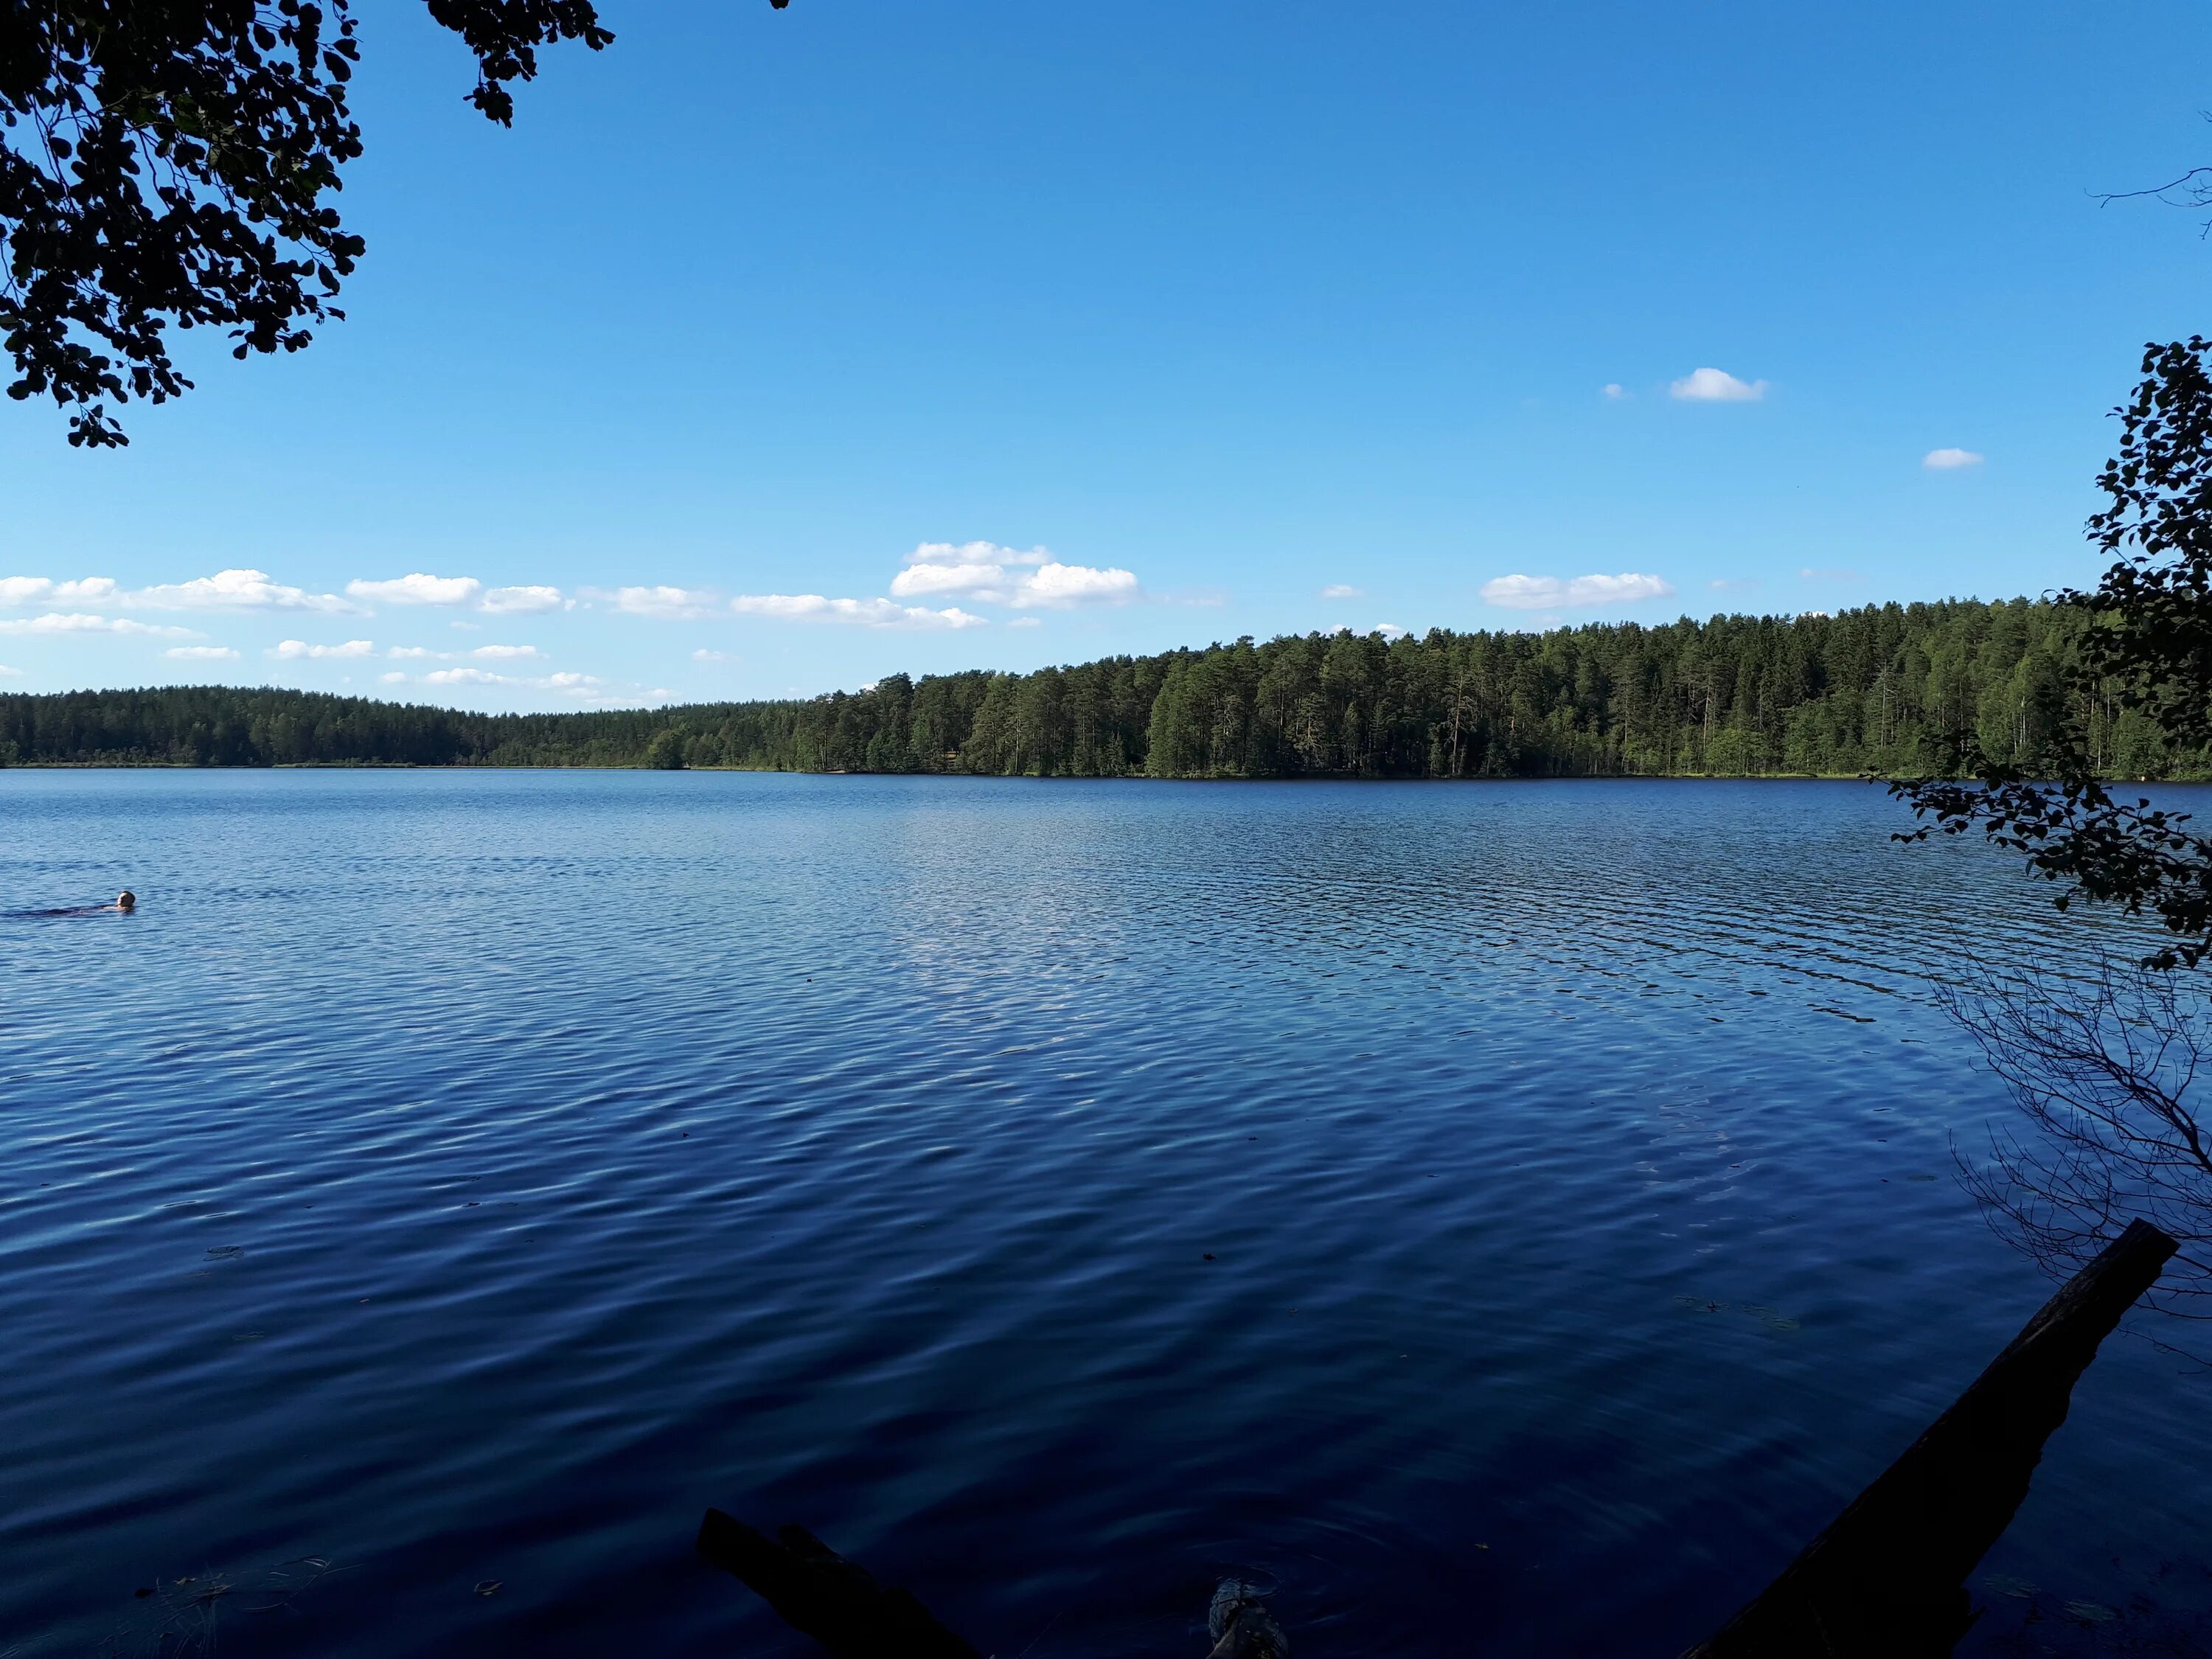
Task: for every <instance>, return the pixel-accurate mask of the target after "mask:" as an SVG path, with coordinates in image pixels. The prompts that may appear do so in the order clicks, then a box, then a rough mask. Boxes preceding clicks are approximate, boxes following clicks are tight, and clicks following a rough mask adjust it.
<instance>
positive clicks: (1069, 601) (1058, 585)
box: [1013, 563, 1138, 611]
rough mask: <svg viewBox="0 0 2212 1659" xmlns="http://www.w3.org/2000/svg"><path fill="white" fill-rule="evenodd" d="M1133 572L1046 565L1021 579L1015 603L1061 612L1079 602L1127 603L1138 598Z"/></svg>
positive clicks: (1097, 603) (1024, 607) (1108, 568)
mask: <svg viewBox="0 0 2212 1659" xmlns="http://www.w3.org/2000/svg"><path fill="white" fill-rule="evenodd" d="M1137 592H1138V589H1137V578H1136V575H1135V573H1133V572H1132V571H1127V570H1123V569H1121V568H1118V567H1114V566H1109V567H1107V568H1103V569H1102V568H1099V567H1097V566H1096V565H1087V564H1059V563H1054V564H1046V565H1040V566H1038V567H1037V568H1036V572H1035V573H1034V574H1031V575H1030V576H1028V577H1026V578H1024V580H1023V582H1022V586H1021V589H1020V592H1018V594H1017V595H1016V596H1015V599H1014V601H1013V602H1014V604H1015V605H1017V606H1018V607H1019V608H1021V609H1024V610H1028V609H1031V608H1034V607H1036V606H1040V605H1042V606H1045V607H1048V608H1049V609H1051V610H1054V611H1064V610H1066V609H1068V608H1069V607H1071V606H1073V605H1127V603H1128V602H1129V601H1130V600H1131V599H1135V598H1136V597H1137Z"/></svg>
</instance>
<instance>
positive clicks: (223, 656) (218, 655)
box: [161, 645, 238, 662]
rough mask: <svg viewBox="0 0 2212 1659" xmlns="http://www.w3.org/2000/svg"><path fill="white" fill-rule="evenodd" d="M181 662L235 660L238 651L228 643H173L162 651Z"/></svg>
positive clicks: (164, 654)
mask: <svg viewBox="0 0 2212 1659" xmlns="http://www.w3.org/2000/svg"><path fill="white" fill-rule="evenodd" d="M161 654H162V655H163V656H165V657H174V658H176V659H178V660H179V661H180V662H235V661H237V660H238V653H237V652H235V651H234V650H232V649H231V648H230V647H228V646H227V645H173V646H171V647H169V648H168V649H167V651H164V652H163V653H161Z"/></svg>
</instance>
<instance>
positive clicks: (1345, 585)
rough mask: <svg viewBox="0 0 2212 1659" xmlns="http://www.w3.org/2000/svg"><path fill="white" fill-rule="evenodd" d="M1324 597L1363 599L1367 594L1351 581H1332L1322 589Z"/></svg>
mask: <svg viewBox="0 0 2212 1659" xmlns="http://www.w3.org/2000/svg"><path fill="white" fill-rule="evenodd" d="M1321 596H1322V598H1323V599H1364V598H1366V597H1367V596H1366V595H1365V594H1364V593H1363V592H1360V591H1359V590H1358V588H1356V587H1354V586H1352V584H1351V583H1349V582H1331V583H1330V584H1329V585H1328V586H1327V587H1324V588H1322V591H1321Z"/></svg>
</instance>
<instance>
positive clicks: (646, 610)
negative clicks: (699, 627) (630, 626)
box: [577, 586, 715, 622]
mask: <svg viewBox="0 0 2212 1659" xmlns="http://www.w3.org/2000/svg"><path fill="white" fill-rule="evenodd" d="M577 591H578V592H580V593H581V594H582V595H583V596H584V597H585V598H586V599H595V600H597V601H599V603H600V604H602V605H612V606H614V608H615V609H616V610H617V611H626V612H628V613H629V615H631V616H633V617H654V618H655V619H657V620H659V621H662V622H680V621H684V620H686V619H688V618H691V617H705V616H709V615H711V614H712V613H713V611H714V603H715V601H714V595H713V594H712V593H709V592H706V591H705V590H703V589H701V588H695V587H668V586H659V587H617V588H615V589H613V590H611V591H610V590H608V589H606V588H602V587H586V588H580V589H578V590H577Z"/></svg>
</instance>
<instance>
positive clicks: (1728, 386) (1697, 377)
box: [1667, 368, 1766, 404]
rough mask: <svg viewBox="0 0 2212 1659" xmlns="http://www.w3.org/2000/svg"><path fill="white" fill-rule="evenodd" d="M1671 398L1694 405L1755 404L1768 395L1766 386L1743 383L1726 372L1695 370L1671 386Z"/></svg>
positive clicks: (1754, 382) (1759, 382)
mask: <svg viewBox="0 0 2212 1659" xmlns="http://www.w3.org/2000/svg"><path fill="white" fill-rule="evenodd" d="M1667 395H1668V397H1670V398H1680V399H1681V400H1682V401H1683V402H1685V403H1692V404H1755V403H1757V402H1758V401H1759V399H1760V398H1764V397H1765V395H1766V382H1765V381H1764V380H1737V379H1736V377H1735V375H1733V374H1729V373H1728V372H1727V371H1726V370H1725V369H1718V368H1694V369H1692V370H1691V371H1690V372H1689V373H1688V374H1686V375H1684V376H1683V377H1682V378H1681V379H1680V380H1677V381H1675V382H1674V384H1673V385H1672V386H1668V388H1667Z"/></svg>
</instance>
